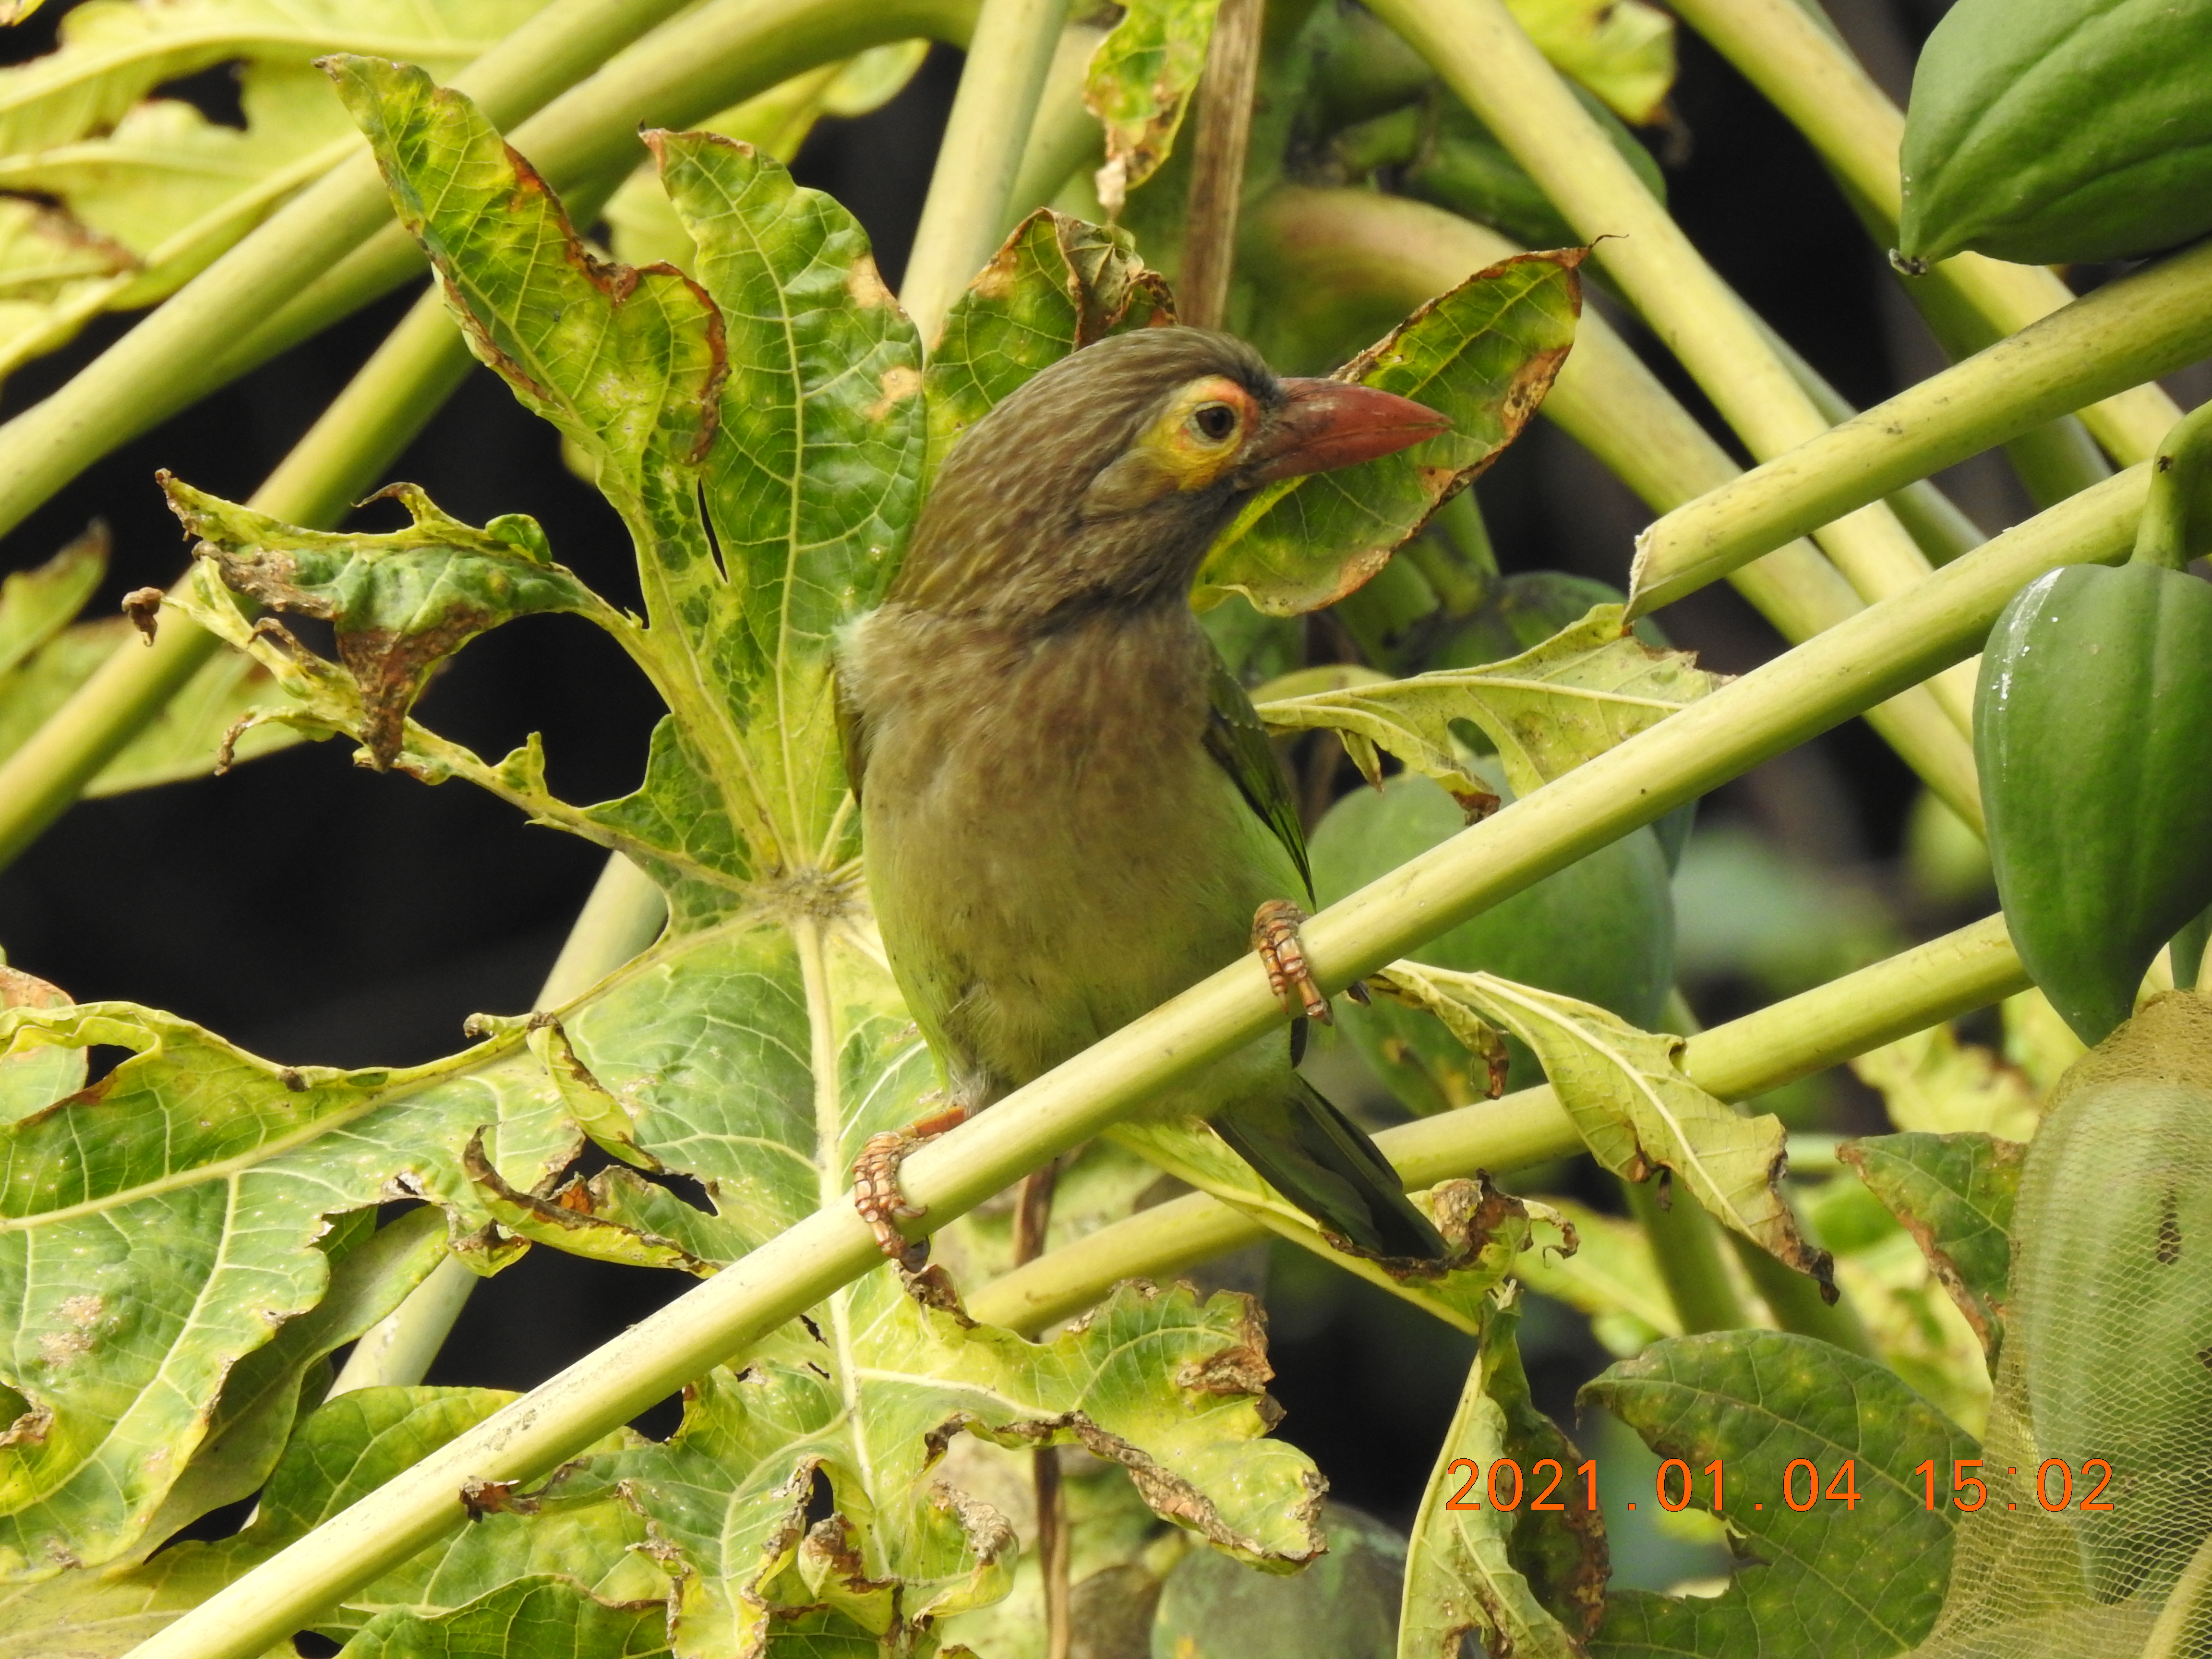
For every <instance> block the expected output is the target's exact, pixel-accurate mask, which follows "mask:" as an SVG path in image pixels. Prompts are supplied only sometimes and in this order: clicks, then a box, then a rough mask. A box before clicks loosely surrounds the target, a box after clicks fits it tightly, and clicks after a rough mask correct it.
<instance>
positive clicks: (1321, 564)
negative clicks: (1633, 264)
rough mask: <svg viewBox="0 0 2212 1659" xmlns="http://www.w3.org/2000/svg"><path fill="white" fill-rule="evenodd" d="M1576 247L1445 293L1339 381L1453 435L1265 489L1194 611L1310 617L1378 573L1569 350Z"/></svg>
mask: <svg viewBox="0 0 2212 1659" xmlns="http://www.w3.org/2000/svg"><path fill="white" fill-rule="evenodd" d="M1582 259H1583V254H1582V251H1581V250H1579V249H1573V248H1570V249H1566V250H1565V251H1562V252H1553V253H1524V254H1518V255H1516V256H1515V257H1514V258H1510V259H1508V260H1506V261H1504V263H1503V264H1496V265H1492V267H1491V268H1490V269H1489V270H1482V271H1478V272H1476V273H1475V274H1474V276H1470V277H1468V279H1467V280H1466V281H1465V282H1463V283H1461V284H1460V285H1459V286H1458V287H1457V288H1455V289H1451V290H1450V291H1449V292H1448V293H1445V294H1443V295H1438V296H1437V298H1435V299H1433V300H1431V301H1429V302H1428V303H1427V304H1426V305H1425V306H1423V307H1421V308H1420V309H1419V310H1418V311H1416V312H1415V313H1413V315H1412V316H1410V317H1408V318H1407V319H1406V320H1405V321H1404V322H1402V323H1401V324H1400V325H1398V326H1397V327H1396V328H1395V329H1393V330H1392V331H1390V332H1389V334H1388V335H1387V336H1385V337H1383V339H1381V340H1379V341H1377V342H1376V343H1375V344H1374V345H1371V346H1370V347H1369V348H1368V349H1366V350H1365V351H1363V352H1361V353H1360V354H1359V356H1357V357H1354V358H1353V359H1352V361H1351V362H1348V363H1346V365H1345V366H1344V367H1343V368H1340V369H1338V370H1337V371H1336V374H1334V377H1333V378H1334V379H1336V380H1346V381H1349V382H1351V383H1352V384H1354V385H1358V386H1377V387H1380V388H1381V389H1382V390H1383V391H1385V392H1396V393H1398V394H1399V395H1400V396H1401V397H1406V398H1413V399H1414V400H1415V401H1417V402H1419V403H1424V404H1427V405H1428V406H1429V407H1430V408H1431V409H1434V410H1438V411H1439V412H1440V413H1442V414H1444V415H1448V416H1450V417H1451V421H1452V426H1451V429H1450V430H1449V431H1446V432H1442V433H1439V434H1438V435H1437V436H1435V437H1433V438H1428V439H1425V440H1423V441H1421V442H1419V443H1418V444H1415V445H1414V446H1413V447H1412V448H1410V449H1405V450H1401V451H1400V452H1399V453H1396V454H1395V455H1386V456H1384V457H1383V459H1380V460H1374V461H1365V462H1363V463H1361V464H1360V465H1358V466H1352V467H1346V468H1345V469H1344V470H1343V471H1338V472H1322V473H1316V474H1315V475H1313V476H1311V477H1303V478H1293V479H1288V480H1285V482H1283V483H1278V484H1271V485H1269V486H1268V487H1267V489H1263V490H1261V492H1260V493H1259V494H1258V495H1256V496H1255V497H1254V498H1253V500H1252V501H1251V502H1250V504H1249V505H1248V506H1247V507H1245V508H1244V510H1243V512H1242V513H1239V514H1238V515H1237V519H1236V521H1235V522H1234V523H1232V524H1231V526H1229V528H1228V529H1227V530H1225V531H1224V532H1222V534H1221V538H1220V539H1219V540H1218V541H1217V542H1216V543H1215V544H1213V548H1212V551H1210V552H1209V553H1208V554H1207V555H1206V562H1205V564H1204V565H1203V566H1202V567H1201V568H1200V571H1199V575H1198V584H1197V588H1196V592H1195V596H1194V597H1195V602H1196V603H1197V604H1198V605H1200V607H1201V608H1203V607H1206V606H1208V605H1214V604H1218V603H1219V602H1220V600H1221V599H1222V598H1223V597H1224V596H1225V595H1226V594H1229V593H1241V594H1243V596H1244V597H1245V598H1246V599H1249V600H1250V601H1251V602H1252V604H1253V605H1255V607H1257V608H1258V609H1259V610H1261V611H1264V612H1266V613H1267V614H1268V615H1270V616H1277V617H1282V616H1295V615H1297V614H1298V613H1300V612H1302V611H1317V610H1319V609H1320V608H1321V607H1322V606H1323V605H1331V604H1334V602H1335V601H1337V600H1338V599H1342V598H1343V597H1344V596H1345V595H1346V594H1347V593H1349V592H1352V591H1353V590H1354V589H1356V588H1358V586H1360V585H1361V584H1362V583H1364V582H1365V581H1366V580H1368V579H1369V578H1370V576H1372V575H1374V574H1375V573H1376V571H1377V570H1380V569H1381V568H1383V565H1384V564H1385V563H1387V562H1389V557H1390V555H1391V554H1392V553H1393V552H1394V551H1395V550H1397V549H1398V548H1399V547H1400V546H1401V544H1404V543H1405V542H1406V541H1407V539H1409V538H1411V537H1413V535H1414V534H1415V533H1416V532H1419V529H1420V528H1421V526H1423V525H1425V524H1426V523H1427V522H1428V520H1429V515H1430V514H1431V513H1434V512H1435V511H1436V510H1437V507H1438V506H1440V505H1441V504H1442V503H1443V501H1445V500H1447V499H1448V498H1449V497H1450V496H1452V495H1455V494H1457V493H1458V492H1459V491H1460V490H1462V489H1465V488H1466V487H1467V486H1468V484H1469V483H1472V482H1473V481H1474V479H1475V477H1477V476H1478V475H1479V474H1480V473H1481V472H1482V471H1483V469H1484V468H1486V467H1487V466H1488V465H1490V464H1491V462H1492V461H1493V460H1495V459H1497V458H1498V453H1499V452H1500V451H1501V450H1503V449H1504V447H1505V446H1506V445H1508V444H1510V443H1511V442H1512V441H1513V440H1514V439H1515V437H1516V436H1517V435H1519V433H1520V431H1521V428H1522V427H1523V426H1525V425H1527V424H1528V418H1529V416H1532V415H1534V413H1535V412H1536V405H1537V404H1540V403H1541V402H1542V401H1543V400H1544V394H1545V392H1547V391H1549V390H1550V389H1551V385H1552V377H1553V375H1555V374H1558V373H1559V365H1560V364H1561V363H1562V362H1565V361H1566V356H1567V349H1568V348H1569V347H1570V346H1571V345H1572V344H1573V343H1574V337H1575V320H1576V319H1577V317H1578V316H1579V315H1580V314H1581V312H1582V282H1581V278H1580V277H1579V276H1577V273H1576V267H1577V266H1578V265H1579V264H1581V263H1582Z"/></svg>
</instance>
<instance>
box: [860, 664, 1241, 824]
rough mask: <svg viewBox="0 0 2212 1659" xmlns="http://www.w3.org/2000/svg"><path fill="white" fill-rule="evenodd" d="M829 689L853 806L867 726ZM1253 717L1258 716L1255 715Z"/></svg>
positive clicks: (863, 765)
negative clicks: (834, 708)
mask: <svg viewBox="0 0 2212 1659" xmlns="http://www.w3.org/2000/svg"><path fill="white" fill-rule="evenodd" d="M829 689H830V691H831V692H832V694H833V695H834V696H836V700H837V747H838V750H840V751H841V752H842V755H843V756H844V759H845V783H846V786H847V787H848V788H850V789H851V790H852V792H853V805H855V806H858V805H860V775H861V774H862V773H863V772H865V771H866V770H867V765H868V728H867V726H866V723H865V722H863V721H862V720H861V719H860V710H859V709H858V708H854V706H853V700H852V699H851V698H850V697H848V696H846V695H845V682H844V681H842V680H841V679H839V678H836V676H834V675H833V676H831V678H830V681H829ZM1252 718H1253V719H1255V720H1257V719H1259V716H1258V715H1257V714H1255V715H1254V716H1253V717H1252Z"/></svg>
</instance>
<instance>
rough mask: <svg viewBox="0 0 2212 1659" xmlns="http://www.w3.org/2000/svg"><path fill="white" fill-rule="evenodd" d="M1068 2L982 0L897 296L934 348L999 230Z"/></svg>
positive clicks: (1059, 0)
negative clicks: (955, 301)
mask: <svg viewBox="0 0 2212 1659" xmlns="http://www.w3.org/2000/svg"><path fill="white" fill-rule="evenodd" d="M1066 11H1067V0H983V4H982V9H981V10H980V11H979V12H978V13H977V14H976V17H975V38H974V40H973V41H972V42H971V43H970V45H969V52H968V62H967V67H966V68H965V69H964V70H962V71H961V76H960V90H959V92H958V94H957V95H956V96H955V97H954V99H953V101H952V114H951V118H949V119H948V120H947V121H946V123H945V137H944V141H943V142H942V143H940V144H939V147H938V151H937V167H936V171H935V172H934V173H932V174H931V175H930V180H929V196H928V198H927V201H926V202H924V204H922V210H921V225H920V226H919V227H918V228H916V229H915V234H914V252H913V254H912V255H911V256H910V257H909V258H908V261H907V269H906V281H905V282H904V283H903V284H902V286H901V289H900V295H899V301H900V303H901V304H902V305H903V306H904V307H906V313H907V315H908V316H909V317H911V318H913V319H914V325H915V328H917V329H919V330H920V331H921V337H922V339H923V340H924V341H925V342H927V343H932V344H933V343H935V341H936V338H937V333H938V331H939V329H940V328H941V327H942V326H943V325H944V323H945V313H946V312H948V311H950V310H951V308H952V302H953V301H954V300H956V299H957V298H958V297H959V295H960V291H961V290H962V289H964V288H965V287H967V285H968V283H969V279H970V278H972V277H973V276H975V273H976V272H977V271H978V270H981V269H982V267H983V264H984V262H985V261H986V260H987V259H988V258H990V257H991V254H992V252H994V250H995V249H996V248H997V246H998V245H999V236H1000V222H1001V220H1002V219H1003V218H1004V217H1005V215H1006V202H1007V198H1008V197H1009V196H1010V195H1011V193H1012V190H1013V185H1014V177H1015V174H1016V173H1018V171H1019V169H1020V167H1021V162H1022V152H1023V149H1024V147H1025V146H1026V145H1027V143H1028V142H1029V136H1030V123H1031V121H1033V120H1034V119H1035V118H1036V110H1037V101H1038V100H1039V99H1040V98H1041V97H1042V95H1043V94H1044V86H1045V77H1046V76H1047V74H1048V72H1049V71H1050V70H1051V68H1052V60H1053V52H1054V48H1055V47H1057V46H1059V44H1060V24H1061V23H1062V21H1064V20H1065V18H1066Z"/></svg>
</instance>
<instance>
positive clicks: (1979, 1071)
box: [1851, 1024, 2072, 1141]
mask: <svg viewBox="0 0 2212 1659" xmlns="http://www.w3.org/2000/svg"><path fill="white" fill-rule="evenodd" d="M2067 1035H2068V1036H2072V1033H2071V1032H2069V1033H2067ZM1851 1071H1852V1073H1854V1074H1855V1075H1856V1076H1857V1078H1858V1080H1859V1081H1860V1082H1862V1083H1863V1084H1865V1085H1868V1086H1869V1088H1873V1089H1876V1090H1879V1091H1881V1098H1882V1104H1883V1105H1884V1106H1885V1107H1886V1108H1887V1109H1888V1113H1889V1121H1891V1122H1892V1123H1893V1124H1894V1125H1895V1126H1896V1127H1898V1128H1899V1129H1905V1130H1911V1131H1914V1132H1917V1133H1929V1134H1954V1133H1955V1134H1967V1133H1983V1134H1992V1135H2000V1136H2002V1137H2003V1138H2004V1139H2008V1140H2022V1141H2024V1140H2027V1139H2032V1138H2033V1135H2034V1133H2035V1121H2036V1118H2037V1117H2038V1116H2039V1114H2040V1112H2041V1107H2040V1105H2039V1103H2038V1101H2037V1100H2036V1091H2035V1086H2034V1085H2033V1084H2032V1083H2030V1082H2029V1081H2028V1079H2027V1073H2026V1072H2025V1071H2023V1070H2022V1069H2021V1067H2019V1066H2014V1065H2012V1064H2010V1063H2008V1061H2006V1060H2002V1059H2000V1058H1999V1057H1998V1056H1997V1055H1996V1054H1992V1053H1991V1052H1990V1050H1989V1049H1987V1048H1983V1047H1982V1046H1981V1045H1980V1044H1979V1043H1975V1042H1960V1041H1959V1032H1958V1028H1957V1027H1955V1026H1954V1025H1951V1024H1941V1025H1931V1026H1929V1028H1928V1029H1927V1030H1924V1031H1915V1032H1914V1033H1913V1034H1912V1035H1911V1036H1906V1037H1899V1039H1898V1040H1897V1041H1896V1042H1892V1043H1888V1044H1886V1045H1884V1046H1883V1047H1881V1048H1873V1049H1869V1050H1868V1052H1866V1053H1865V1054H1861V1055H1859V1056H1858V1058H1857V1059H1856V1060H1852V1061H1851Z"/></svg>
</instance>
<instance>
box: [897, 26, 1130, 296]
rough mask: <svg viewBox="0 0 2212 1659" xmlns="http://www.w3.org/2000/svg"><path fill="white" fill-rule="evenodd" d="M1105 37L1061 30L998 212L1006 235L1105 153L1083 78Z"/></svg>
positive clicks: (1097, 31)
mask: <svg viewBox="0 0 2212 1659" xmlns="http://www.w3.org/2000/svg"><path fill="white" fill-rule="evenodd" d="M1105 38H1106V31H1105V30H1103V29H1102V28H1099V27H1097V26H1096V25H1095V24H1091V23H1082V22H1076V23H1070V24H1069V25H1068V26H1067V27H1066V28H1064V29H1062V30H1061V31H1060V45H1059V46H1058V47H1056V48H1055V49H1054V52H1053V55H1052V68H1051V70H1049V71H1048V73H1047V74H1046V76H1045V82H1044V91H1043V92H1042V94H1040V95H1039V97H1038V99H1037V108H1036V118H1035V119H1034V120H1033V121H1032V122H1031V123H1030V137H1029V143H1028V144H1027V145H1026V146H1025V147H1024V149H1023V150H1022V164H1021V167H1020V168H1019V169H1018V171H1017V172H1016V173H1015V174H1014V185H1013V189H1012V192H1011V193H1010V194H1009V195H1008V197H1007V199H1006V211H1005V212H1004V213H1003V214H1001V215H1000V216H999V229H1000V234H1001V235H1002V236H1003V235H1005V234H1007V233H1010V232H1012V229H1013V228H1014V227H1015V226H1016V225H1018V224H1019V223H1020V222H1022V221H1023V220H1024V219H1026V218H1027V217H1028V216H1030V213H1031V212H1032V211H1034V210H1036V209H1037V208H1039V207H1042V206H1043V205H1045V204H1048V203H1049V202H1050V201H1051V200H1052V198H1053V197H1055V196H1057V195H1059V194H1060V190H1061V187H1062V186H1064V185H1066V183H1067V181H1068V180H1069V179H1071V178H1072V177H1073V176H1074V173H1075V172H1076V169H1078V168H1079V167H1096V166H1097V164H1098V161H1099V158H1100V157H1101V156H1102V155H1103V154H1104V151H1105V145H1104V142H1103V130H1102V129H1101V128H1100V126H1099V125H1098V118H1097V116H1095V115H1093V114H1092V113H1091V108H1090V106H1088V105H1087V104H1085V102H1084V101H1083V82H1084V78H1085V76H1086V74H1087V73H1088V72H1089V70H1090V68H1091V58H1092V57H1094V56H1095V55H1096V54H1097V51H1098V43H1099V42H1100V41H1101V40H1104V39H1105ZM908 286H909V287H911V286H912V284H908Z"/></svg>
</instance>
